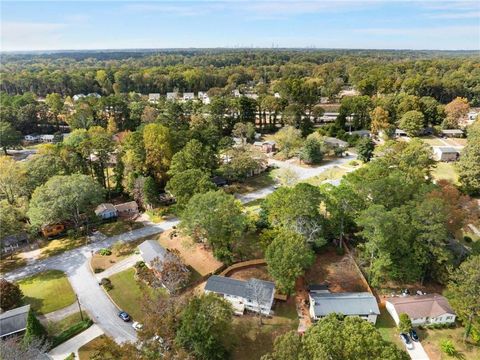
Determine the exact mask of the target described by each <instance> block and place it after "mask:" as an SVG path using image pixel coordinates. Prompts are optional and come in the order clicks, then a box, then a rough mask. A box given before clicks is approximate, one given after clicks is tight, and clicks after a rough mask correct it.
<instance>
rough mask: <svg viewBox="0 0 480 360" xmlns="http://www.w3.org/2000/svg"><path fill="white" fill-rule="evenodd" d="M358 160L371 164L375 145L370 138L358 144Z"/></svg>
mask: <svg viewBox="0 0 480 360" xmlns="http://www.w3.org/2000/svg"><path fill="white" fill-rule="evenodd" d="M356 149H357V153H358V158H359V159H360V160H361V161H363V162H369V161H370V159H371V158H372V156H373V150H374V149H375V143H374V142H373V140H372V139H370V138H369V137H366V138H363V139H360V140H359V141H358V142H357V146H356Z"/></svg>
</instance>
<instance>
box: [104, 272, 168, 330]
mask: <svg viewBox="0 0 480 360" xmlns="http://www.w3.org/2000/svg"><path fill="white" fill-rule="evenodd" d="M110 281H111V282H112V285H113V289H112V290H110V291H109V292H108V294H109V295H110V296H111V297H112V299H113V301H115V303H116V304H117V305H118V306H119V307H120V308H121V309H122V310H124V311H126V312H127V313H129V314H130V316H132V318H133V319H134V320H136V321H139V322H142V318H143V316H144V314H143V312H142V306H141V304H142V301H143V297H144V296H145V295H148V294H153V291H154V290H152V289H150V288H148V287H146V285H143V284H142V283H140V282H138V281H136V280H135V269H133V268H130V269H127V270H124V271H122V272H119V273H117V274H115V275H112V276H111V277H110ZM158 291H162V292H164V290H162V289H159V290H158Z"/></svg>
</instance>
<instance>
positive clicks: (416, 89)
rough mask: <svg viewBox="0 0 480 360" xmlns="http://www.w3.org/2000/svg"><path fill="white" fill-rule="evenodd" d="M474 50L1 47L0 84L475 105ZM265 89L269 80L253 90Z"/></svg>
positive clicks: (11, 89) (479, 75) (9, 88)
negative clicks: (283, 86)
mask: <svg viewBox="0 0 480 360" xmlns="http://www.w3.org/2000/svg"><path fill="white" fill-rule="evenodd" d="M477 55H478V53H476V52H473V51H459V52H454V51H407V50H398V51H393V50H392V51H385V50H378V51H375V50H313V49H310V50H307V49H289V50H287V49H270V50H267V49H264V50H256V49H255V50H254V49H201V50H200V49H191V50H175V49H172V50H161V51H158V50H142V51H138V52H134V51H126V50H125V51H123V50H122V51H77V52H73V51H72V52H67V51H64V52H50V53H3V54H2V66H1V71H0V74H1V80H0V81H1V83H0V90H1V91H4V92H7V93H8V94H11V95H12V94H23V93H25V92H33V93H35V94H36V95H38V96H46V95H47V94H49V93H52V92H56V93H60V94H62V95H64V96H72V95H74V94H78V93H91V92H98V93H100V94H103V95H110V94H113V93H115V94H119V93H127V92H131V91H134V92H139V93H142V94H146V93H150V92H159V93H162V94H165V93H166V92H167V91H173V90H178V91H195V92H196V91H207V90H209V89H211V88H229V89H232V88H235V87H241V86H242V85H245V84H248V83H249V82H255V83H259V82H261V83H262V84H266V85H270V87H271V86H273V85H275V82H276V81H278V80H281V79H289V78H298V79H302V81H303V82H313V83H315V85H316V87H317V88H318V89H319V91H320V92H321V95H322V96H326V97H332V96H334V95H336V94H337V93H338V92H339V91H340V89H341V88H342V86H354V87H355V88H356V89H357V90H359V91H360V93H361V94H362V95H369V96H372V95H375V94H391V93H399V92H405V93H407V94H411V95H416V96H432V97H434V98H435V99H436V100H437V101H439V102H441V103H448V102H449V101H451V100H453V99H454V98H455V97H457V96H460V97H465V98H467V99H468V100H469V101H470V103H471V105H473V106H476V105H479V104H480V61H479V60H478V56H477ZM257 90H258V92H260V94H259V95H261V92H262V91H263V92H268V90H269V88H268V86H267V87H265V88H264V89H257Z"/></svg>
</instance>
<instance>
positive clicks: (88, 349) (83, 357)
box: [78, 335, 107, 360]
mask: <svg viewBox="0 0 480 360" xmlns="http://www.w3.org/2000/svg"><path fill="white" fill-rule="evenodd" d="M106 338H107V336H106V335H100V336H99V337H96V338H95V339H93V340H92V341H89V342H88V343H86V344H85V345H83V346H81V347H80V348H79V349H78V357H79V359H80V360H90V358H91V357H92V356H93V355H94V353H95V350H96V349H97V348H98V347H99V346H101V345H102V344H103V343H104V342H105V339H106Z"/></svg>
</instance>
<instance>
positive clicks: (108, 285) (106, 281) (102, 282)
mask: <svg viewBox="0 0 480 360" xmlns="http://www.w3.org/2000/svg"><path fill="white" fill-rule="evenodd" d="M100 285H102V286H103V288H104V289H105V290H107V291H110V290H112V289H113V285H112V282H111V281H110V279H108V278H102V280H100Z"/></svg>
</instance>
